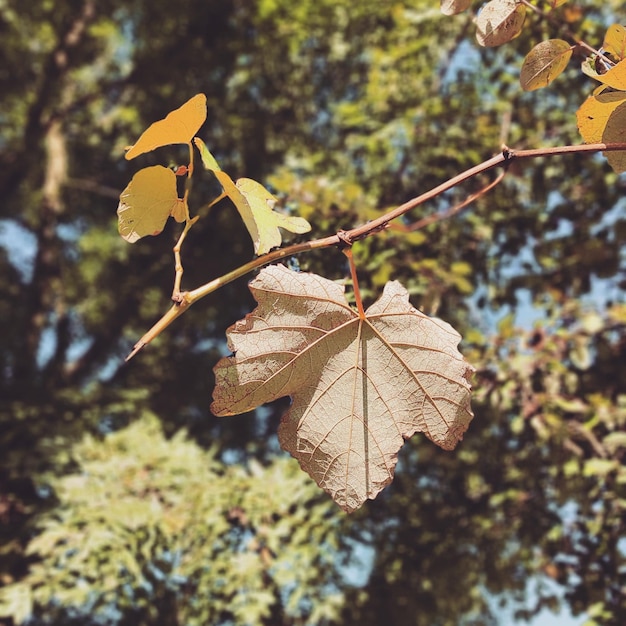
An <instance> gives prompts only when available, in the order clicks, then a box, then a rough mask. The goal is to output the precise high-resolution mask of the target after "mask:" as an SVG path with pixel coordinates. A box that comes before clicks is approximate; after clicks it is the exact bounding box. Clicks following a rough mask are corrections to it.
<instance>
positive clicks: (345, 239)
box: [337, 230, 354, 249]
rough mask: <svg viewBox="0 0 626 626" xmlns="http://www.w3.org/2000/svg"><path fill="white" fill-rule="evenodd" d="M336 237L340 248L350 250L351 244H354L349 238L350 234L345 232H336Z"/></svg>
mask: <svg viewBox="0 0 626 626" xmlns="http://www.w3.org/2000/svg"><path fill="white" fill-rule="evenodd" d="M337 237H339V241H340V242H341V243H340V244H339V247H340V248H342V249H343V248H351V247H352V244H353V243H354V241H353V239H352V237H351V236H350V233H349V232H348V231H346V230H338V231H337Z"/></svg>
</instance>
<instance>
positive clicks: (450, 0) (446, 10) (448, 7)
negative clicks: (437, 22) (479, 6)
mask: <svg viewBox="0 0 626 626" xmlns="http://www.w3.org/2000/svg"><path fill="white" fill-rule="evenodd" d="M470 4H472V0H441V3H440V5H441V12H442V13H443V14H444V15H456V14H457V13H462V12H463V11H465V10H466V9H467V8H469V6H470Z"/></svg>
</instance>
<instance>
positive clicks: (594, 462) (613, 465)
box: [583, 459, 619, 477]
mask: <svg viewBox="0 0 626 626" xmlns="http://www.w3.org/2000/svg"><path fill="white" fill-rule="evenodd" d="M618 467H619V463H618V462H617V461H615V460H613V459H588V460H587V461H585V466H584V469H583V475H584V476H600V477H604V476H606V475H607V474H610V473H611V472H612V471H613V470H616V469H617V468H618Z"/></svg>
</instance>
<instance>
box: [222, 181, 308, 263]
mask: <svg viewBox="0 0 626 626" xmlns="http://www.w3.org/2000/svg"><path fill="white" fill-rule="evenodd" d="M213 174H215V177H216V178H217V180H218V181H219V182H220V184H221V185H222V189H223V190H224V193H225V194H226V195H227V196H228V197H229V198H230V199H231V201H232V202H233V204H234V205H235V207H236V208H237V210H238V211H239V215H241V218H242V219H243V223H244V224H245V226H246V228H247V229H248V232H249V233H250V237H251V238H252V243H253V244H254V252H255V254H266V253H267V252H269V251H270V250H271V249H272V248H276V247H278V246H280V244H281V242H282V237H281V235H280V231H279V230H278V227H280V228H284V229H285V230H289V231H291V232H292V233H306V232H308V231H309V230H311V226H310V224H309V223H308V222H307V221H306V220H305V219H304V218H301V217H292V216H289V215H282V214H281V213H277V212H276V211H274V210H273V207H274V204H275V203H276V198H274V196H273V195H272V194H271V193H270V192H269V191H268V190H267V189H265V187H263V185H261V184H260V183H257V182H256V181H254V180H251V179H250V178H240V179H239V180H238V181H237V184H235V183H234V182H233V179H232V178H231V177H230V176H229V175H228V174H227V173H226V172H223V171H222V170H213Z"/></svg>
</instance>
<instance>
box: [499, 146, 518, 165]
mask: <svg viewBox="0 0 626 626" xmlns="http://www.w3.org/2000/svg"><path fill="white" fill-rule="evenodd" d="M502 156H503V157H504V162H505V163H510V162H511V161H512V160H513V159H514V158H515V156H516V154H515V150H512V149H511V148H509V147H508V146H507V145H506V144H504V143H503V144H502Z"/></svg>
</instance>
